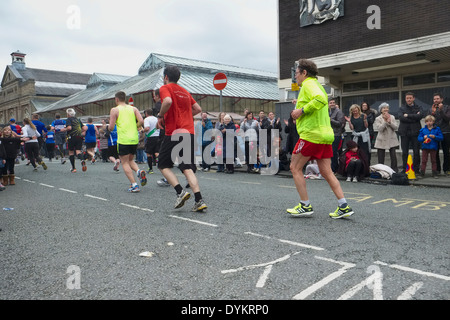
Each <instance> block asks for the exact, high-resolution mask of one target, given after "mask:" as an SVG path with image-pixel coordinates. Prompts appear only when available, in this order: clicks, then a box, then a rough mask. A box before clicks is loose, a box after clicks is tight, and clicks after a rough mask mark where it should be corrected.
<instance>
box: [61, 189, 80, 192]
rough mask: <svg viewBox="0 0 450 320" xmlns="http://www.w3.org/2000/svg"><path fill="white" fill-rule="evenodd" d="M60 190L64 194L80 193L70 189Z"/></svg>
mask: <svg viewBox="0 0 450 320" xmlns="http://www.w3.org/2000/svg"><path fill="white" fill-rule="evenodd" d="M59 190H61V191H64V192H69V193H78V192H76V191H73V190H69V189H64V188H59Z"/></svg>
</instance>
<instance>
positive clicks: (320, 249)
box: [244, 232, 325, 251]
mask: <svg viewBox="0 0 450 320" xmlns="http://www.w3.org/2000/svg"><path fill="white" fill-rule="evenodd" d="M244 233H245V234H248V235H251V236H255V237H262V238H266V239H273V240H276V241H279V242H282V243H286V244H290V245H293V246H297V247H303V248H307V249H312V250H317V251H322V250H325V249H324V248H320V247H316V246H311V245H309V244H304V243H300V242H294V241H290V240H283V239H276V238H272V237H268V236H264V235H261V234H257V233H253V232H244Z"/></svg>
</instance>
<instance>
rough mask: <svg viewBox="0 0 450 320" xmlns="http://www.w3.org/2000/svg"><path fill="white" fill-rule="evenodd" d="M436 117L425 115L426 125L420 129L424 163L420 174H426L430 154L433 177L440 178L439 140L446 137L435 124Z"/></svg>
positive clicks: (419, 138) (422, 175)
mask: <svg viewBox="0 0 450 320" xmlns="http://www.w3.org/2000/svg"><path fill="white" fill-rule="evenodd" d="M435 121H436V118H435V117H433V116H432V115H428V116H426V117H425V127H423V128H422V129H420V131H419V137H418V138H417V139H418V140H419V142H422V163H421V167H420V176H421V177H422V178H423V177H424V176H425V169H426V167H427V162H428V155H430V159H431V174H432V176H433V178H435V179H437V178H438V172H437V163H436V154H437V150H438V148H439V142H438V141H442V140H443V139H444V135H443V134H442V131H441V129H440V128H439V127H437V126H435V124H434V123H435Z"/></svg>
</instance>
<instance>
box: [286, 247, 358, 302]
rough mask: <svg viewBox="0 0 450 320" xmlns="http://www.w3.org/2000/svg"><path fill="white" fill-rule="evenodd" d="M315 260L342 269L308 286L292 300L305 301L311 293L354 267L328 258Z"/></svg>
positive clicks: (351, 264)
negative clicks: (336, 265) (335, 264)
mask: <svg viewBox="0 0 450 320" xmlns="http://www.w3.org/2000/svg"><path fill="white" fill-rule="evenodd" d="M315 258H316V259H320V260H324V261H328V262H333V263H337V264H339V265H342V266H343V267H342V268H340V269H339V270H338V271H335V272H333V273H332V274H330V275H328V276H326V277H325V278H323V279H322V280H320V281H318V282H316V283H314V284H313V285H312V286H309V287H308V288H306V289H305V290H303V291H302V292H300V293H299V294H296V295H295V296H294V297H293V298H292V299H293V300H303V299H305V298H306V297H308V296H309V295H310V294H312V293H314V292H316V291H317V290H319V289H320V288H322V287H324V286H326V285H327V284H328V283H330V282H331V281H333V280H335V279H337V278H339V277H340V276H342V275H343V274H344V273H346V272H347V271H348V269H350V268H353V267H354V266H355V265H354V264H353V263H348V262H343V261H336V260H332V259H328V258H324V257H318V256H316V257H315Z"/></svg>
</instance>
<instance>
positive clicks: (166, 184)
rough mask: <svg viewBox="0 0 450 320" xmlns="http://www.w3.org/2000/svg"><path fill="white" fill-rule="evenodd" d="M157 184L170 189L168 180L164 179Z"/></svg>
mask: <svg viewBox="0 0 450 320" xmlns="http://www.w3.org/2000/svg"><path fill="white" fill-rule="evenodd" d="M156 184H157V185H158V186H160V187H169V186H170V184H169V182H167V179H166V178H162V179H161V180H158V181H156Z"/></svg>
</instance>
